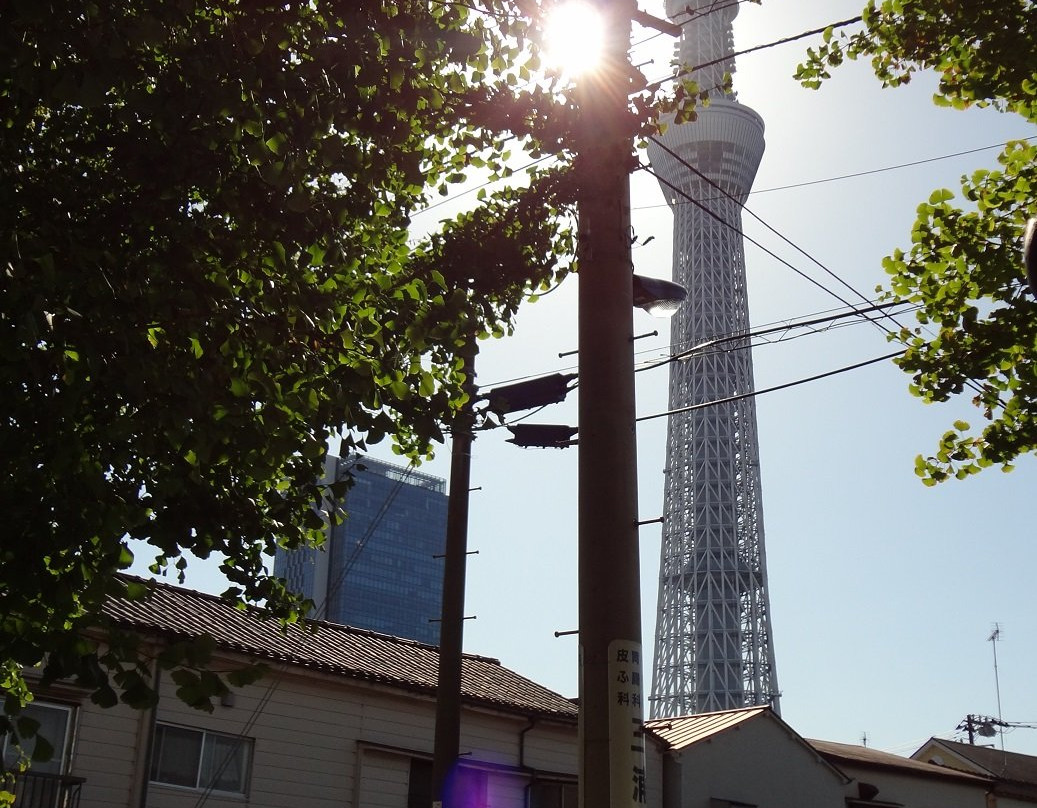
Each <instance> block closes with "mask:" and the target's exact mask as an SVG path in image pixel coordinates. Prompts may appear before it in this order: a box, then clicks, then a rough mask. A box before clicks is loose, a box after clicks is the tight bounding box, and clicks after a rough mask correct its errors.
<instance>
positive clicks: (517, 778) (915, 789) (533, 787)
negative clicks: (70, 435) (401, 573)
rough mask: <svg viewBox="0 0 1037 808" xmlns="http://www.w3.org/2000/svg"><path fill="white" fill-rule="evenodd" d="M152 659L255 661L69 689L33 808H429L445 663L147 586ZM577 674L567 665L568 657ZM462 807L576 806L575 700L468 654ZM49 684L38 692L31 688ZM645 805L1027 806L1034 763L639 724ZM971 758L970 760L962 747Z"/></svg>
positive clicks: (49, 714)
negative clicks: (237, 682)
mask: <svg viewBox="0 0 1037 808" xmlns="http://www.w3.org/2000/svg"><path fill="white" fill-rule="evenodd" d="M106 609H107V613H108V615H109V617H110V618H111V619H112V620H113V622H114V624H115V625H116V626H117V627H119V628H121V629H125V630H128V631H131V632H133V633H134V634H136V635H137V636H138V637H141V638H143V641H144V649H145V652H146V653H148V654H150V655H157V654H158V653H159V652H160V651H161V650H162V649H163V648H165V647H167V646H168V645H170V644H172V643H176V642H179V641H181V640H185V639H193V638H195V637H198V636H200V635H203V634H208V635H209V636H211V637H212V638H213V641H214V649H215V650H214V653H213V657H212V660H211V661H210V663H209V667H210V669H215V670H221V671H230V670H234V669H236V668H240V667H242V666H244V665H246V664H251V663H254V662H255V661H257V660H258V661H262V662H264V663H266V664H267V665H268V666H269V672H268V673H267V675H266V676H265V677H264V678H262V679H260V680H259V681H258V682H256V683H254V684H251V685H247V686H245V687H242V688H238V689H235V690H233V691H232V692H230V693H229V694H227V695H226V696H225V697H224V698H223V699H221V700H220V704H219V705H217V706H216V707H215V709H214V710H213V712H211V713H209V712H204V711H199V710H194V709H191V708H190V707H188V706H187V705H186V704H185V703H184V702H183V701H182V700H181V699H180V698H178V697H177V695H176V693H175V689H176V683H175V682H173V681H171V676H170V674H169V673H168V672H161V673H156V674H155V676H156V678H155V681H154V687H155V688H156V690H157V691H158V694H159V701H158V704H157V706H156V707H155V708H153V709H148V710H134V709H132V708H130V707H128V706H125V705H119V706H116V707H112V708H107V709H102V708H100V707H98V706H96V705H94V704H93V703H92V702H91V701H90V699H89V697H88V696H89V694H88V693H86V692H85V691H83V690H81V689H77V688H76V687H74V686H71V685H67V684H60V683H59V684H56V685H53V686H49V687H47V688H42V687H39V686H38V687H37V689H36V696H37V699H36V701H35V702H33V704H32V705H31V706H30V708H29V710H30V711H31V713H32V714H33V717H35V718H37V719H38V720H39V721H40V723H41V725H42V727H43V732H44V734H45V737H47V738H48V739H49V740H51V741H52V742H53V744H54V746H55V749H56V750H57V754H56V755H55V757H54V759H53V760H51V761H50V762H49V763H47V764H43V765H38V766H36V767H34V768H33V769H32V770H30V772H29V773H28V774H27V775H25V776H24V777H22V778H21V780H20V781H19V783H18V794H19V796H18V802H17V803H16V805H18V806H20V807H21V808H45V807H46V808H101V807H102V806H104V808H189V807H193V808H202V806H209V808H252V807H253V806H254V807H255V808H311V807H312V808H331V806H335V808H426V807H427V806H429V805H430V804H431V759H432V751H433V745H434V729H435V712H436V677H437V674H438V653H437V649H436V648H435V647H433V646H429V645H424V644H422V643H419V642H417V641H414V640H408V639H401V638H398V637H391V636H388V635H384V634H378V633H375V632H372V631H366V630H359V629H354V628H349V627H346V626H341V625H336V624H332V623H322V624H319V625H318V629H319V630H318V631H316V632H315V633H314V632H310V631H306V630H304V629H303V628H300V627H298V626H294V627H291V629H290V630H289V631H288V632H287V633H282V631H281V630H280V627H279V626H278V624H277V623H275V622H274V621H271V620H267V619H264V615H263V613H262V612H261V610H237V609H234V608H232V607H230V606H228V605H227V604H225V603H223V602H222V601H221V600H220V599H219V598H217V597H213V596H211V595H205V594H202V593H199V592H193V591H191V590H187V589H182V588H178V587H174V586H169V585H166V584H162V583H157V584H155V585H154V591H153V596H152V597H151V598H150V599H148V600H145V601H133V600H128V599H122V600H113V601H111V602H110V603H109V604H108V606H107V607H106ZM574 662H575V661H574ZM462 668H463V673H462V717H461V750H462V755H461V762H460V764H459V766H458V770H457V772H456V777H457V781H458V782H459V783H460V784H461V787H462V791H463V793H464V795H465V799H464V805H463V808H574V806H576V804H577V784H576V778H577V771H578V752H579V741H578V731H577V707H576V705H575V704H574V702H573V701H572V700H570V699H567V698H565V697H563V696H561V695H559V694H557V693H555V692H553V691H551V690H548V689H547V688H544V687H542V686H540V685H538V684H536V683H535V682H532V681H530V680H529V679H526V678H525V677H523V676H521V675H519V674H518V673H516V672H514V671H512V670H509V669H508V668H505V667H504V666H502V665H501V664H500V662H499V661H498V660H495V659H490V658H487V657H482V656H476V655H471V654H467V655H465V656H464V658H463V665H462ZM37 684H38V683H37ZM645 727H646V730H647V732H646V738H647V740H648V743H647V744H646V764H647V778H646V782H647V793H646V805H647V806H648V808H752V807H753V806H761V808H762V806H767V808H802V807H803V806H810V808H1033V806H1035V805H1037V758H1031V757H1028V756H1025V755H1013V754H1012V753H1008V754H1004V753H1001V752H998V751H996V750H991V749H986V748H984V747H971V746H966V745H965V744H955V743H953V742H950V741H942V740H939V739H933V740H932V741H930V742H929V744H927V745H926V746H925V747H923V748H922V749H920V750H919V752H917V753H916V755H915V757H914V759H910V758H904V757H900V756H897V755H891V754H888V753H884V752H879V751H877V750H873V749H868V748H866V747H862V746H852V745H848V744H838V743H832V742H829V741H812V740H808V739H805V738H803V737H802V736H800V735H799V734H798V733H797V732H796V731H795V730H793V729H792V728H791V727H790V726H789V725H788V724H787V723H785V721H783V720H782V719H781V717H779V716H778V715H777V714H775V713H774V712H773V711H772V710H771V709H770V708H768V707H749V708H744V709H741V710H727V711H723V712H717V713H707V714H703V715H693V716H683V717H679V718H672V719H656V720H652V721H648V722H646V724H645ZM962 747H965V748H962Z"/></svg>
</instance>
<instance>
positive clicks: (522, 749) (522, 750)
mask: <svg viewBox="0 0 1037 808" xmlns="http://www.w3.org/2000/svg"><path fill="white" fill-rule="evenodd" d="M536 723H537V720H536V718H534V717H533V716H530V717H529V723H528V724H526V726H525V727H523V728H522V729H521V730H520V731H519V759H518V765H519V768H520V769H525V770H526V771H528V772H529V782H528V783H526V787H525V789H523V790H524V791H525V792H526V793H525V799H524V800H523V803H524V804H525V805H526V806H527V808H529V806H531V805H532V804H533V803H532V795H531V794H530V791H531V790H532V789H533V781H534V780H535V779H536V772H535V771H533V769H531V768H529V766H527V765H526V733H527V732H529V731H530V730H531V729H533V727H535V726H536Z"/></svg>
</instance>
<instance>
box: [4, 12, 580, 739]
mask: <svg viewBox="0 0 1037 808" xmlns="http://www.w3.org/2000/svg"><path fill="white" fill-rule="evenodd" d="M0 23H2V24H0V53H2V54H3V57H2V58H3V70H2V71H0V125H2V127H3V134H2V136H0V176H2V181H0V244H2V248H0V249H2V250H3V261H2V270H3V271H2V276H0V289H2V296H0V351H2V356H0V383H2V385H3V389H4V390H5V391H6V394H5V406H4V410H3V418H2V422H0V463H2V472H3V475H4V478H5V484H4V486H3V493H2V494H0V502H2V507H3V513H4V517H5V522H6V525H5V530H4V532H3V536H2V538H0V680H2V682H0V684H2V688H3V693H4V695H5V697H6V703H5V713H6V714H7V715H9V716H14V715H16V714H17V711H18V705H19V704H20V703H23V702H24V701H25V700H26V699H27V698H28V697H29V696H28V691H27V688H26V683H25V681H24V679H23V677H22V675H21V669H22V668H23V666H37V665H40V664H43V663H45V668H44V676H45V678H53V677H58V676H75V677H78V679H79V681H80V682H81V683H83V684H86V685H87V686H89V687H91V688H93V689H94V698H95V699H96V700H98V701H99V702H101V703H112V702H113V701H114V700H115V699H117V698H122V699H123V700H125V701H128V702H130V703H134V704H144V703H148V701H149V700H151V699H152V698H154V694H153V693H151V691H150V688H149V687H148V686H147V682H148V681H149V677H148V675H147V671H148V665H149V662H148V661H147V660H144V659H141V658H140V657H139V655H138V649H137V648H136V646H135V645H134V643H133V642H132V641H130V640H128V639H126V638H117V637H116V638H114V639H113V640H112V642H111V643H110V644H109V645H107V646H105V647H103V648H100V649H99V647H98V646H97V645H96V643H91V642H89V641H87V640H85V639H84V631H86V630H87V629H90V628H94V627H98V626H99V627H101V628H105V623H104V620H103V616H102V606H103V603H104V601H105V599H106V598H107V597H109V596H111V595H126V594H127V593H128V594H129V595H131V596H139V597H144V596H146V594H147V593H146V586H142V585H139V584H136V583H133V582H128V581H126V580H125V579H122V578H120V577H118V576H116V573H117V572H118V571H120V570H123V569H126V568H127V567H128V566H129V565H130V563H131V562H132V554H131V550H130V547H131V542H134V541H136V542H142V543H144V545H145V546H147V547H148V549H149V551H152V552H154V554H155V560H154V565H153V567H152V569H153V571H155V572H156V573H163V572H165V571H166V570H167V569H169V568H175V569H176V570H179V571H180V572H181V573H182V570H183V569H184V567H185V566H186V560H185V557H184V554H185V553H187V552H191V553H194V554H196V555H198V556H200V557H202V558H206V557H209V556H211V555H214V554H215V555H216V556H217V557H222V559H223V564H222V570H223V572H224V573H225V574H226V576H227V577H228V579H229V580H230V581H231V582H232V586H231V587H230V588H229V589H228V591H227V592H226V593H225V597H226V598H228V599H229V600H232V601H234V602H237V603H239V604H241V605H242V606H244V604H246V603H255V602H264V603H265V605H266V607H267V608H268V609H270V611H271V613H272V614H273V615H275V616H277V617H279V618H281V619H284V620H286V621H291V620H296V619H298V617H299V615H300V614H301V613H303V611H302V608H303V606H304V604H300V603H299V602H298V599H297V598H296V597H295V596H294V595H292V594H291V593H289V592H286V591H285V589H284V587H283V585H282V582H280V581H279V580H276V579H274V578H273V577H272V576H271V574H270V573H269V572H268V571H267V570H266V569H265V567H264V554H267V553H270V552H272V551H273V550H274V549H275V547H278V546H280V547H286V548H294V547H299V546H302V545H303V544H306V543H314V542H319V541H320V540H321V530H320V529H321V527H322V524H321V521H320V519H319V518H318V516H317V515H316V513H315V512H314V509H313V508H312V507H311V503H313V502H315V501H317V500H319V497H320V493H321V492H320V491H319V490H318V489H317V485H316V482H315V481H316V480H317V479H318V477H319V472H320V468H321V465H322V461H323V457H324V455H325V452H326V447H327V445H328V441H329V438H331V437H332V436H333V435H338V436H340V438H341V441H342V444H343V446H344V448H345V449H346V450H348V451H353V450H356V451H365V450H366V449H367V447H368V445H370V444H373V443H377V442H378V441H380V440H382V439H383V438H384V437H385V436H391V437H392V439H393V441H394V448H395V450H397V451H398V452H400V453H402V454H405V455H408V456H410V457H414V458H420V457H421V456H423V455H425V454H426V453H428V452H429V450H430V449H429V447H430V443H431V442H433V441H437V440H441V438H442V435H441V434H440V427H439V424H440V423H442V422H443V421H445V420H448V419H449V414H450V413H451V412H452V411H454V410H455V409H456V408H457V407H458V406H459V404H460V403H461V402H462V401H463V400H464V393H463V390H462V386H461V383H462V376H461V374H460V372H459V368H460V365H459V361H458V358H457V356H458V349H459V346H461V345H462V344H463V343H464V342H465V341H467V340H471V339H473V338H475V337H484V336H487V335H491V334H494V335H496V334H501V333H503V332H505V331H506V330H507V329H508V328H509V326H510V323H511V321H512V317H513V316H514V314H515V311H516V309H517V306H518V304H519V302H520V301H521V300H522V299H523V297H524V296H525V295H526V294H527V293H528V292H529V291H530V290H534V289H536V288H538V287H540V286H542V285H546V284H549V283H553V282H555V281H557V279H558V278H559V277H560V276H561V275H562V274H564V272H565V271H566V268H567V267H566V260H565V256H567V255H569V254H571V252H572V249H571V247H572V244H571V238H572V236H571V233H570V231H569V229H568V225H567V221H568V219H566V217H565V215H564V212H565V210H566V209H567V207H568V205H569V202H570V200H571V189H569V187H568V182H567V181H566V179H565V172H564V171H554V172H548V171H545V172H541V173H539V174H535V175H534V176H533V178H532V183H531V185H530V187H529V189H527V190H525V191H514V190H512V191H505V192H502V193H500V194H498V195H496V196H494V197H490V198H487V199H486V200H484V201H483V203H482V205H481V206H480V208H479V209H478V210H477V212H475V213H472V214H466V215H465V216H462V217H459V218H458V219H457V220H455V221H454V222H452V223H451V224H450V225H449V226H447V227H446V228H445V229H444V231H443V233H442V234H439V235H437V236H435V237H433V238H431V239H428V240H426V241H425V242H424V243H419V244H417V245H414V244H411V243H410V242H409V235H408V225H409V221H410V215H411V213H412V212H414V211H415V210H417V209H419V208H421V207H423V206H424V205H426V204H427V202H428V194H429V193H430V192H434V191H438V192H440V193H444V194H445V193H447V192H448V190H449V188H450V187H451V185H452V184H454V183H457V182H460V181H462V180H464V179H465V178H466V177H467V176H468V175H469V172H470V171H471V170H472V169H479V170H481V171H483V172H485V174H486V175H488V176H491V177H492V176H499V175H501V174H503V173H505V172H506V171H507V161H508V148H509V147H510V148H511V149H512V150H513V151H515V153H516V154H517V155H518V154H521V153H522V152H523V151H530V152H536V151H537V150H538V149H541V148H545V147H551V148H553V149H556V150H557V149H558V148H559V138H560V137H562V136H563V135H562V134H560V132H562V130H564V126H562V127H561V128H559V126H558V125H557V122H558V121H562V120H564V118H565V113H566V110H567V109H568V107H567V105H566V103H565V101H564V98H562V97H560V96H558V95H557V94H555V93H552V92H551V91H550V90H549V89H543V88H542V87H540V85H537V84H529V83H527V79H528V77H529V75H530V71H531V70H534V69H535V68H536V66H537V63H536V58H537V57H536V51H535V48H534V49H530V48H529V46H528V42H527V41H526V37H527V33H528V24H527V23H526V22H523V21H522V19H521V18H520V15H519V14H518V9H517V8H516V7H515V4H514V3H512V2H511V1H510V0H473V2H468V3H464V4H454V3H438V2H434V3H427V2H424V0H394V2H383V0H327V2H312V3H284V2H274V1H273V0H258V1H257V2H250V3H241V2H239V0H204V2H203V1H202V0H127V1H126V2H123V3H117V4H109V3H94V2H89V1H87V0H84V2H79V3H69V2H46V1H45V0H12V2H10V3H6V4H4V6H3V7H2V9H0ZM549 109H550V110H554V111H555V112H556V116H555V117H554V120H555V121H556V125H555V128H554V129H550V128H546V127H545V123H544V122H545V121H546V120H547V119H548V118H547V116H545V115H544V112H545V111H546V110H549ZM563 134H564V133H563ZM545 144H546V145H545ZM132 546H139V544H138V545H132ZM113 636H114V635H113ZM159 663H160V664H162V665H165V666H166V667H174V668H175V667H179V668H180V669H182V670H185V671H189V670H190V669H191V667H192V666H194V665H201V664H204V649H201V650H199V649H198V648H195V649H194V650H192V649H189V648H175V649H171V650H169V652H168V653H167V655H166V656H165V657H163V658H162V659H161V660H159ZM183 681H184V687H182V691H183V692H182V693H181V695H182V696H183V697H184V698H186V699H187V700H188V701H192V702H193V703H196V704H198V705H200V706H205V705H206V704H207V703H208V698H207V696H208V695H211V694H212V693H213V692H218V691H219V689H220V688H221V687H225V685H224V684H223V683H222V682H215V683H213V682H208V684H207V685H206V687H201V686H200V683H199V682H198V681H197V680H191V679H190V676H188V675H187V674H184V679H183ZM192 688H193V689H192ZM22 730H23V731H28V730H27V725H23V727H22ZM7 731H16V727H15V724H14V723H12V721H9V720H7V719H3V720H2V721H0V734H2V732H7Z"/></svg>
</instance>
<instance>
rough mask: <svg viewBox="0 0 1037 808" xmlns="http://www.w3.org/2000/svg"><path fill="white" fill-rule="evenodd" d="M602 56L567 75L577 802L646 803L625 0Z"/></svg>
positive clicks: (601, 805)
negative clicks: (571, 178) (573, 103)
mask: <svg viewBox="0 0 1037 808" xmlns="http://www.w3.org/2000/svg"><path fill="white" fill-rule="evenodd" d="M594 5H596V6H597V7H598V10H599V12H600V14H601V15H602V21H603V27H604V30H605V37H606V41H605V44H604V55H603V63H602V65H601V67H600V68H599V69H598V70H595V71H594V72H593V74H589V75H587V76H585V77H583V78H581V79H580V80H579V110H580V133H579V140H578V146H577V148H578V152H577V154H578V156H577V172H578V173H577V178H578V182H579V183H580V196H579V215H580V226H579V237H580V241H579V284H580V288H579V348H580V359H579V372H580V388H579V394H580V402H579V419H580V421H579V434H580V442H579V453H580V457H579V506H578V507H579V539H578V541H579V633H580V712H579V716H580V719H579V720H580V747H581V749H580V805H581V806H583V808H620V806H624V808H629V807H630V806H640V805H643V804H644V803H645V802H646V796H645V755H644V739H643V735H642V722H643V717H644V711H643V704H644V691H643V689H642V681H643V679H642V669H641V659H642V657H641V577H640V566H639V551H638V531H637V445H636V440H635V432H634V429H635V410H634V353H633V313H632V312H633V291H632V287H633V281H632V277H633V263H632V259H631V245H630V170H631V167H632V165H633V134H634V124H633V117H632V115H631V113H630V112H629V110H628V98H629V93H630V89H631V76H632V74H633V70H632V68H631V66H630V61H629V56H628V49H629V45H630V27H631V26H630V21H631V16H632V14H633V12H634V10H635V4H634V3H633V2H624V1H623V0H596V1H595V3H594Z"/></svg>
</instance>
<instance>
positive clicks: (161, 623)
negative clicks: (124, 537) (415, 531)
mask: <svg viewBox="0 0 1037 808" xmlns="http://www.w3.org/2000/svg"><path fill="white" fill-rule="evenodd" d="M149 585H150V586H151V588H152V594H151V597H149V598H147V599H145V600H129V599H127V598H118V599H112V600H110V601H109V602H108V604H107V605H106V607H105V613H106V614H107V615H108V617H110V618H111V619H112V620H113V621H114V622H115V623H116V625H118V626H120V627H122V628H126V629H131V630H134V631H137V632H140V633H144V634H150V635H162V636H167V637H168V636H172V637H177V638H189V637H197V636H199V635H203V634H209V635H211V636H212V638H213V639H214V640H215V641H216V644H217V646H219V647H220V648H222V649H225V650H228V651H235V652H239V653H242V654H247V655H249V656H254V657H259V658H261V659H263V660H267V661H273V662H284V663H288V664H291V665H298V666H300V667H303V668H309V669H311V670H318V671H323V672H326V673H331V674H337V675H340V676H344V677H348V678H351V679H360V680H364V681H368V682H376V683H379V684H384V685H389V686H395V687H400V688H404V689H407V690H411V691H417V692H422V693H427V694H433V693H434V692H435V690H436V682H437V679H438V673H439V671H438V668H439V649H438V648H436V647H435V646H430V645H424V644H422V643H419V642H415V641H414V640H407V639H402V638H400V637H391V636H389V635H385V634H378V633H376V632H373V631H366V630H362V629H355V628H350V627H348V626H341V625H337V624H335V623H326V622H316V621H312V622H309V623H308V625H310V626H316V628H317V631H316V632H312V633H311V632H308V631H304V630H303V629H301V628H300V627H298V626H291V627H289V630H288V631H287V633H285V632H282V631H281V627H280V624H279V623H278V622H277V621H276V620H274V619H272V618H270V617H269V616H268V615H267V614H266V613H265V612H264V611H263V610H261V609H248V610H243V611H242V610H238V609H235V608H234V607H232V606H230V605H228V604H226V603H224V602H223V601H222V600H221V599H220V598H218V597H216V596H214V595H207V594H204V593H202V592H195V591H193V590H190V589H184V588H182V587H177V586H171V585H169V584H165V583H161V582H157V581H152V582H149ZM461 667H462V674H461V679H462V683H461V690H462V699H463V700H464V701H466V702H468V703H473V704H481V705H484V706H489V707H494V708H496V709H500V710H504V711H506V712H512V713H519V714H522V715H537V716H543V717H550V718H556V719H559V720H563V721H573V722H575V721H576V715H577V711H576V705H575V704H574V703H573V702H572V701H571V700H569V699H567V698H565V697H564V696H562V695H560V694H558V693H555V692H554V691H552V690H548V689H547V688H545V687H542V686H541V685H538V684H537V683H536V682H533V681H531V680H529V679H526V678H525V677H524V676H520V675H519V674H517V673H515V672H514V671H512V670H509V669H508V668H505V667H504V666H502V665H501V664H500V661H499V660H496V659H490V658H489V657H481V656H475V655H472V654H465V655H464V657H463V659H462V666H461Z"/></svg>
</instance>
